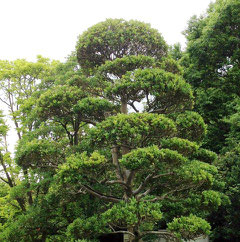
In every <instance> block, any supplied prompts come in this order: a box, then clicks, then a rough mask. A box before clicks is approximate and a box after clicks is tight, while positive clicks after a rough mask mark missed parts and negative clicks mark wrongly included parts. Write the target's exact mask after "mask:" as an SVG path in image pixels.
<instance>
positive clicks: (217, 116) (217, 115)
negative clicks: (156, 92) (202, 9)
mask: <svg viewBox="0 0 240 242" xmlns="http://www.w3.org/2000/svg"><path fill="white" fill-rule="evenodd" d="M239 11H240V4H239V1H236V0H218V1H216V3H214V4H211V5H210V7H209V9H208V11H207V13H206V14H205V15H204V16H202V17H200V18H197V17H196V16H194V17H193V18H192V19H191V20H190V21H189V25H188V29H187V30H186V31H185V36H186V38H187V40H188V44H187V51H186V55H185V57H184V59H183V60H182V63H185V65H186V66H187V68H186V71H185V78H186V80H188V81H189V82H190V83H191V84H192V85H193V86H194V89H195V93H196V107H195V109H196V110H197V111H198V112H199V113H200V114H201V115H202V116H203V118H204V120H205V121H206V123H207V124H208V130H209V132H208V135H207V138H206V140H205V143H206V144H205V147H208V148H210V149H211V150H214V151H217V152H219V151H221V149H222V147H223V146H224V145H225V139H226V135H227V134H228V132H229V124H228V123H227V122H226V121H225V117H228V116H229V115H231V114H232V113H234V112H235V110H234V106H233V105H231V103H232V102H233V101H234V99H235V98H239V92H238V80H239V44H240V42H239V33H240V30H239V23H240V18H239Z"/></svg>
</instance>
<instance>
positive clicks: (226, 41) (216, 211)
mask: <svg viewBox="0 0 240 242" xmlns="http://www.w3.org/2000/svg"><path fill="white" fill-rule="evenodd" d="M239 7H240V4H239V1H237V0H218V1H217V2H216V3H214V4H211V5H210V7H209V9H208V11H207V13H206V14H205V15H204V16H202V17H200V18H196V17H193V18H192V19H191V20H190V21H189V25H188V28H187V30H186V31H185V35H186V37H187V40H188V45H187V48H186V51H184V52H183V51H182V50H181V46H180V45H179V44H176V45H174V46H172V47H168V46H167V44H166V43H165V41H164V39H163V37H162V36H161V34H160V33H158V31H157V30H155V29H152V28H151V27H150V25H148V24H145V23H142V22H139V21H132V20H131V21H125V20H123V19H107V20H106V21H104V22H101V23H98V24H96V25H94V26H92V27H91V28H89V29H88V30H86V31H85V32H84V33H83V34H82V35H80V36H79V39H78V42H77V45H76V51H75V52H73V53H72V55H71V56H69V57H68V59H67V61H66V62H65V63H60V62H58V61H52V62H51V61H50V60H48V59H45V58H43V57H41V56H39V57H38V58H37V61H36V62H28V61H26V60H16V61H14V62H10V61H0V87H1V90H0V91H1V97H0V101H1V105H2V106H1V108H0V109H2V110H3V109H4V110H5V111H7V112H8V114H9V116H10V118H11V120H12V121H13V125H14V127H15V129H16V132H17V138H18V142H17V146H16V149H15V154H11V153H10V152H9V147H8V142H7V139H8V136H7V133H8V132H9V127H8V125H7V124H6V116H4V115H3V112H0V166H1V173H0V240H1V241H13V242H14V241H99V240H103V239H104V236H105V237H107V236H117V235H119V234H125V235H128V236H129V241H154V239H155V238H157V237H163V238H166V239H170V241H180V240H181V239H185V240H189V239H194V238H196V237H198V236H200V235H209V234H210V236H211V237H212V238H213V240H215V241H238V240H239V239H240V235H239V231H238V227H239V223H238V222H237V221H238V217H239V212H238V210H239V199H238V198H239V174H240V173H239V137H240V136H239V134H238V131H239V127H238V126H239V124H238V123H239V122H238V120H239V115H238V110H239V93H238V88H237V87H238V79H239V33H240V31H239V21H240V18H239V12H240V11H239V10H240V9H239ZM206 123H207V125H206ZM211 150H213V151H215V152H217V153H215V152H213V151H211ZM111 238H114V237H111ZM115 238H116V237H115Z"/></svg>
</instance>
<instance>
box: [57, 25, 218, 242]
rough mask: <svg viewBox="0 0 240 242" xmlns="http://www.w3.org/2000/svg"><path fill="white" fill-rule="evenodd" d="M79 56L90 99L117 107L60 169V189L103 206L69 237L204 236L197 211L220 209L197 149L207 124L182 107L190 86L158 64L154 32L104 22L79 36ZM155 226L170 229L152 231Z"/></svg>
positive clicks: (210, 172)
mask: <svg viewBox="0 0 240 242" xmlns="http://www.w3.org/2000/svg"><path fill="white" fill-rule="evenodd" d="M77 53H78V60H79V64H80V65H81V67H82V68H83V69H84V68H86V69H85V70H86V72H88V73H89V70H91V76H92V77H91V78H92V79H91V80H92V83H95V84H96V86H95V89H97V90H98V92H97V94H96V92H95V95H98V96H100V97H101V99H106V100H108V101H109V102H111V103H112V104H113V105H116V106H118V105H120V107H121V108H120V111H119V112H120V113H118V114H117V115H113V116H109V117H107V118H106V119H104V120H103V121H101V122H98V123H96V125H94V126H93V127H91V128H90V130H89V131H88V132H87V133H86V134H85V137H84V138H83V141H82V143H81V144H79V148H78V151H76V152H72V154H70V155H68V157H67V158H66V163H64V164H62V165H61V166H60V168H59V171H58V178H59V180H60V181H61V182H62V184H63V185H64V184H67V185H68V186H71V187H72V190H73V191H75V194H79V195H81V194H90V195H91V196H92V197H95V198H97V199H99V200H101V201H104V203H105V205H104V206H103V207H102V209H101V210H100V211H99V212H98V213H97V214H95V215H93V216H90V217H84V216H83V217H79V218H77V219H75V220H74V221H73V223H71V224H70V225H69V226H68V230H67V236H69V237H70V238H75V239H93V238H96V237H97V236H99V235H101V234H104V233H125V234H128V235H129V236H130V240H131V241H140V240H141V239H142V238H145V237H146V236H147V235H155V234H158V235H160V236H165V237H171V239H172V240H179V239H180V237H181V238H183V239H192V238H194V237H197V236H198V235H200V234H208V233H209V231H210V225H209V224H208V223H207V222H206V221H205V220H203V219H201V218H199V217H197V216H196V215H199V216H203V215H206V214H204V213H203V212H202V211H204V209H206V210H207V209H209V208H210V210H211V208H212V207H213V206H215V207H217V206H219V205H220V204H221V201H222V200H221V196H222V195H221V194H220V193H219V192H217V191H213V189H214V187H216V184H217V180H216V179H215V175H216V174H217V168H216V167H215V166H214V165H212V164H211V163H212V162H213V161H214V160H215V159H216V155H214V153H212V152H210V151H207V150H205V149H202V148H201V140H202V138H203V137H204V134H205V132H206V126H205V124H204V122H203V119H202V118H201V116H200V115H199V114H197V113H194V112H191V111H190V110H191V109H192V107H193V94H192V90H191V87H190V85H189V84H187V83H186V82H185V81H184V79H183V78H182V77H181V75H179V74H176V73H177V72H175V74H173V73H171V72H170V70H172V69H174V70H176V68H169V65H167V64H166V63H169V62H167V61H166V60H164V58H163V57H164V56H165V55H166V54H167V53H166V43H165V42H164V41H163V39H162V37H161V35H160V34H159V33H158V32H157V31H156V30H153V29H151V28H150V26H149V25H146V24H143V23H141V22H138V21H124V20H106V21H105V22H102V23H99V24H97V25H95V26H93V27H91V28H90V29H89V30H87V31H86V32H84V33H83V34H82V35H81V36H80V37H79V41H78V44H77ZM174 65H175V64H174V62H172V64H171V67H173V66H174ZM176 66H177V65H175V67H176ZM86 147H87V148H86ZM175 203H176V204H177V205H179V208H174V209H173V210H171V213H170V212H169V211H168V209H169V208H171V207H172V208H173V205H174V204H175ZM180 208H181V209H180ZM183 208H184V209H183ZM199 208H200V209H199ZM191 213H192V214H194V213H195V216H194V215H191ZM181 215H182V217H181ZM176 217H179V218H178V219H177V218H176ZM174 218H175V219H174ZM161 224H163V225H162V228H168V230H167V231H159V228H160V226H161ZM164 224H165V225H164Z"/></svg>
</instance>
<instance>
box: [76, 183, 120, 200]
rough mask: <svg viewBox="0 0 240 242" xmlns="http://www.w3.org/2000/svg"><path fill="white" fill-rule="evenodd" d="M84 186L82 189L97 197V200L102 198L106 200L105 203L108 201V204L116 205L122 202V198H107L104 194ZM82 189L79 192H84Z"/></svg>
mask: <svg viewBox="0 0 240 242" xmlns="http://www.w3.org/2000/svg"><path fill="white" fill-rule="evenodd" d="M81 186H82V189H84V190H85V191H86V192H88V193H89V194H91V195H93V196H95V197H97V198H100V199H102V200H105V201H108V202H114V203H118V202H120V201H121V199H120V198H116V197H112V196H107V195H104V194H101V193H99V192H97V191H95V190H93V189H92V188H91V187H89V186H87V185H81ZM82 189H80V190H79V191H81V192H82Z"/></svg>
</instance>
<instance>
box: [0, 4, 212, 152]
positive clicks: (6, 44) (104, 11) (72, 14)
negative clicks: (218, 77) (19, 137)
mask: <svg viewBox="0 0 240 242" xmlns="http://www.w3.org/2000/svg"><path fill="white" fill-rule="evenodd" d="M210 2H211V1H210V0H88V1H87V0H0V25H1V28H0V59H7V60H15V59H18V58H25V59H27V60H28V61H35V59H36V56H37V55H39V54H40V55H42V56H44V57H48V58H50V59H56V60H60V61H64V60H65V58H66V57H67V56H68V55H69V54H70V53H71V52H72V51H73V50H74V49H75V44H76V42H77V36H78V35H79V34H81V33H82V32H83V31H84V30H86V29H87V28H88V27H91V26H92V25H94V24H96V23H98V22H100V21H104V20H105V19H106V18H124V19H126V20H130V19H135V20H140V21H143V22H146V23H150V24H151V26H152V27H153V28H156V29H158V30H159V32H160V33H162V35H163V37H164V39H165V40H166V41H167V43H168V44H174V43H177V42H180V43H181V44H182V45H183V46H184V43H185V39H184V36H183V35H182V34H181V32H182V31H183V30H184V29H185V28H186V27H187V22H188V20H189V18H190V17H191V16H193V15H195V14H196V15H200V14H202V13H204V12H205V10H206V9H207V7H208V5H209V3H210ZM0 106H1V105H0ZM1 109H3V107H1ZM11 126H12V125H11ZM8 143H9V145H10V147H9V148H10V150H11V151H13V147H14V144H15V143H16V133H15V132H14V131H11V132H9V137H8Z"/></svg>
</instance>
